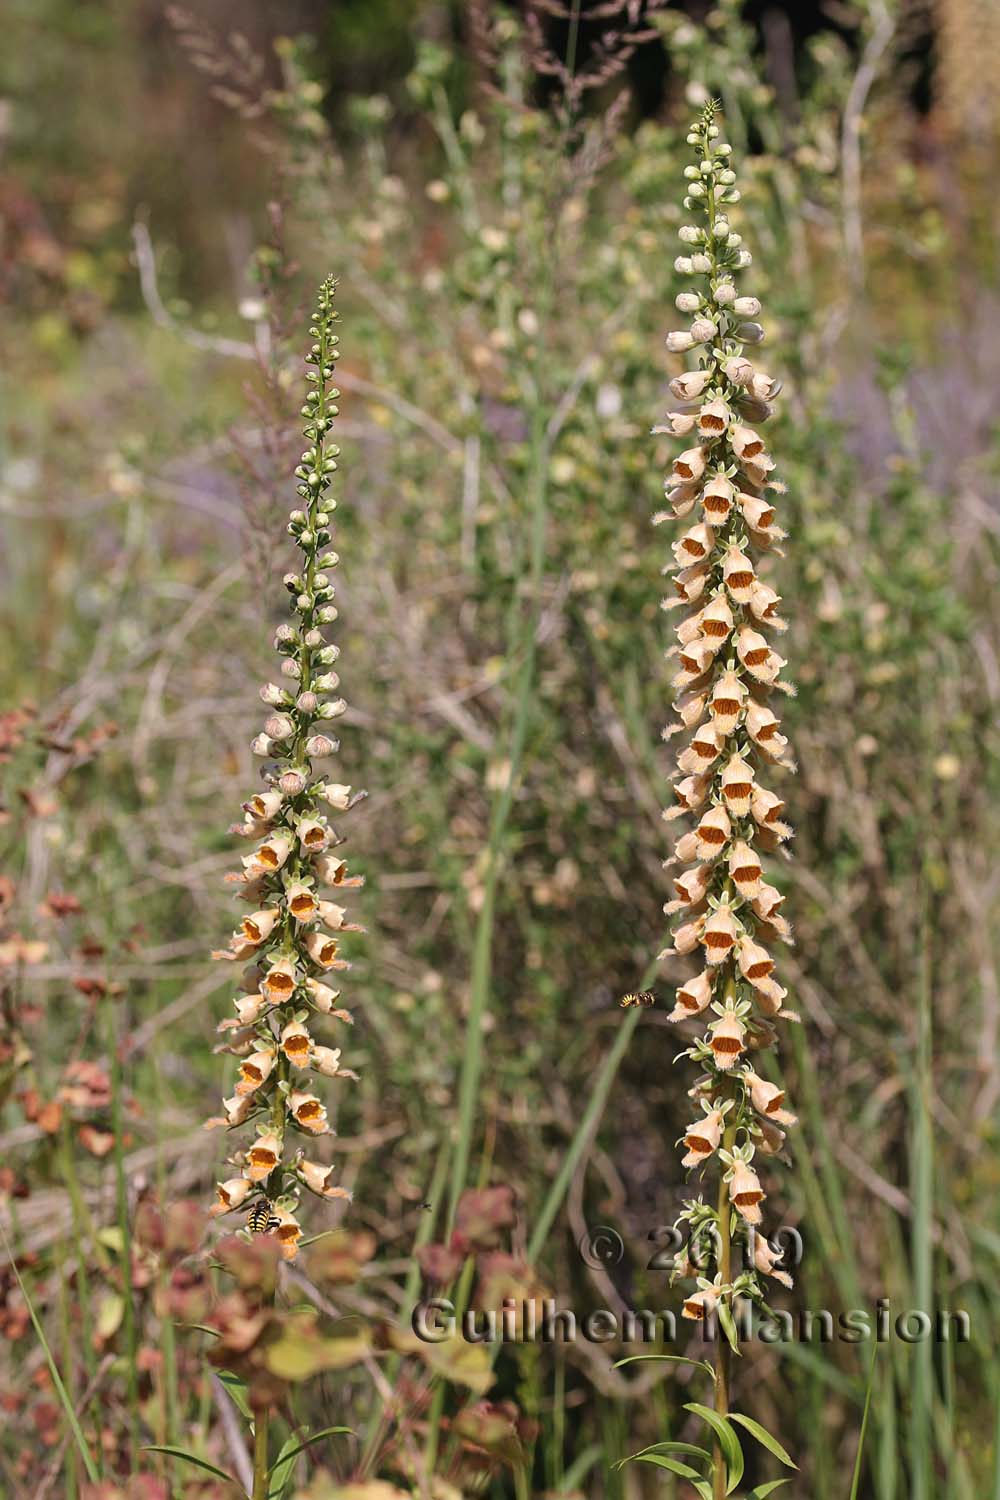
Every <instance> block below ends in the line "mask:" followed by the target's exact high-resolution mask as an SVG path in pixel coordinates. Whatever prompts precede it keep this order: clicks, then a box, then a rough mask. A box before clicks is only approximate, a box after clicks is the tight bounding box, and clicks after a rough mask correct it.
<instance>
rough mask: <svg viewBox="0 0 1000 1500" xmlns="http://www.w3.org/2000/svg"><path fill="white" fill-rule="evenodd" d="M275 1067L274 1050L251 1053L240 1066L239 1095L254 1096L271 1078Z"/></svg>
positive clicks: (237, 1086) (237, 1089) (237, 1088)
mask: <svg viewBox="0 0 1000 1500" xmlns="http://www.w3.org/2000/svg"><path fill="white" fill-rule="evenodd" d="M273 1067H274V1051H273V1049H262V1050H261V1051H259V1052H251V1054H250V1056H249V1057H247V1058H245V1059H244V1060H243V1062H242V1063H241V1064H240V1074H239V1082H238V1083H237V1085H236V1092H237V1093H238V1094H252V1093H254V1092H255V1091H256V1090H257V1089H259V1088H260V1086H261V1084H262V1083H265V1082H266V1081H267V1079H268V1078H269V1077H270V1074H271V1069H272V1068H273Z"/></svg>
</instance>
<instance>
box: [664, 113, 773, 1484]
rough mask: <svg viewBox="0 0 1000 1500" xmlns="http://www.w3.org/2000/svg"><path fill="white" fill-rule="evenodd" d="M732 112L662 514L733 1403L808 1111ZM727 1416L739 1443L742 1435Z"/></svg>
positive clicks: (708, 1274) (681, 812)
mask: <svg viewBox="0 0 1000 1500" xmlns="http://www.w3.org/2000/svg"><path fill="white" fill-rule="evenodd" d="M716 109H717V106H716V105H714V104H709V105H708V106H706V108H705V110H704V111H703V113H702V115H701V118H700V119H699V120H698V122H697V123H696V124H695V125H694V126H693V127H692V129H691V132H690V134H689V135H688V137H687V140H688V143H689V145H691V146H693V147H694V149H695V156H696V161H695V162H694V164H692V165H691V166H689V167H688V168H687V169H686V172H685V176H686V178H687V196H686V197H685V200H684V206H685V208H686V209H687V210H689V211H690V212H691V214H692V216H693V217H694V216H696V217H697V218H698V220H699V222H698V223H694V224H687V225H685V226H684V227H683V228H682V229H681V230H680V238H681V240H682V242H683V244H684V248H685V253H684V254H683V255H682V256H680V258H679V259H678V260H677V263H676V264H677V270H678V271H679V272H680V273H681V274H682V275H684V276H686V277H690V278H691V280H692V284H693V289H692V290H690V291H684V292H682V293H681V295H680V296H679V297H678V298H677V306H678V308H679V309H680V310H681V311H682V312H684V313H689V314H691V324H690V327H689V328H686V329H684V330H682V331H679V332H675V333H671V334H669V335H668V337H667V348H668V349H669V350H671V351H672V352H676V353H686V352H690V353H692V354H697V356H698V366H697V368H696V369H692V370H689V371H687V372H686V373H685V374H682V375H678V376H677V377H676V378H675V379H673V380H672V381H671V382H670V390H671V393H672V395H673V396H674V398H675V403H676V404H675V406H674V409H673V410H672V411H671V412H670V413H669V414H668V417H667V425H666V427H665V428H659V429H658V431H661V432H662V431H667V432H669V433H671V434H672V435H673V436H676V437H678V438H681V439H682V440H683V441H684V448H683V451H682V452H681V453H679V454H678V456H677V457H676V458H675V459H674V462H673V467H672V471H671V473H670V475H669V476H668V478H667V481H666V498H667V504H668V506H669V511H668V512H666V514H665V516H661V517H658V518H657V519H658V520H663V519H666V518H668V517H676V518H677V519H678V520H679V521H681V523H682V529H681V534H680V535H679V536H678V537H677V539H676V540H675V541H674V543H673V554H674V559H675V566H674V570H673V571H674V587H675V597H672V598H670V599H668V600H665V601H664V606H665V608H667V609H678V610H680V612H681V619H680V622H679V623H678V625H677V628H676V634H677V645H676V646H674V647H672V648H671V650H670V651H669V652H668V656H669V657H670V658H671V659H672V661H673V663H674V665H675V667H676V673H675V676H674V678H673V687H674V690H675V692H676V699H675V702H674V708H675V710H676V713H677V715H678V718H679V720H680V723H679V725H678V726H677V728H676V729H671V730H669V731H668V734H670V735H673V734H675V733H676V734H682V735H683V737H684V741H685V743H684V747H683V748H682V749H681V750H680V752H679V754H678V756H677V770H676V776H675V783H674V795H675V803H674V806H672V807H671V808H669V809H668V810H667V812H666V813H665V814H664V816H665V817H666V818H667V819H668V820H673V819H674V818H678V817H682V816H684V817H687V818H688V820H689V826H688V829H687V831H685V832H684V833H682V834H681V836H680V837H679V839H678V840H677V843H676V846H675V849H674V853H673V857H672V858H671V859H670V860H668V861H667V864H668V866H669V867H670V868H671V871H672V875H673V887H674V894H675V899H674V900H671V901H670V902H669V903H668V904H667V906H666V907H665V910H666V912H667V913H668V914H671V915H672V914H674V913H678V914H680V923H679V926H678V927H677V929H676V930H675V932H674V934H673V946H672V947H670V948H668V949H667V950H665V953H669V954H691V955H697V957H698V960H699V972H697V973H696V974H695V976H694V977H693V978H691V979H688V980H686V981H685V982H684V983H683V984H681V985H680V987H679V988H678V990H677V994H676V1004H675V1006H674V1009H673V1011H672V1013H671V1016H670V1019H671V1020H672V1021H677V1022H682V1023H688V1024H689V1025H690V1024H691V1023H694V1024H695V1025H697V1026H698V1028H699V1034H697V1035H696V1038H695V1040H694V1041H693V1042H692V1044H691V1046H690V1047H688V1048H687V1049H686V1050H685V1052H683V1053H682V1054H681V1056H683V1057H687V1058H689V1059H690V1060H691V1061H693V1062H694V1063H695V1064H696V1065H698V1066H699V1067H700V1069H701V1075H700V1077H699V1078H698V1079H697V1080H696V1082H695V1084H694V1086H693V1087H692V1089H691V1091H690V1093H691V1097H692V1100H693V1101H694V1109H693V1111H692V1112H693V1113H694V1114H695V1115H696V1118H695V1119H693V1120H692V1121H691V1123H690V1124H688V1126H687V1128H686V1129H685V1131H684V1135H683V1138H682V1146H683V1151H684V1155H683V1158H682V1161H683V1166H684V1167H685V1168H686V1169H688V1170H689V1171H691V1172H694V1173H696V1174H698V1175H699V1176H700V1177H701V1178H702V1179H704V1178H705V1177H706V1176H707V1177H709V1178H712V1176H713V1174H714V1175H715V1176H716V1177H717V1191H716V1192H715V1193H714V1194H712V1195H711V1197H710V1201H708V1202H706V1201H705V1199H704V1198H703V1197H699V1198H698V1199H697V1200H693V1201H689V1202H688V1203H686V1204H685V1207H684V1211H683V1213H682V1214H681V1216H680V1217H681V1220H685V1221H687V1223H688V1225H689V1232H690V1236H691V1243H692V1246H693V1247H696V1249H693V1250H692V1252H691V1254H690V1256H689V1257H688V1258H686V1259H685V1261H684V1264H683V1265H681V1266H679V1267H678V1269H677V1271H676V1272H675V1276H677V1278H678V1279H684V1278H687V1279H689V1280H691V1281H694V1283H695V1286H694V1288H693V1289H692V1290H691V1291H690V1292H689V1293H688V1294H687V1295H686V1297H685V1301H684V1308H683V1311H684V1315H685V1316H686V1317H688V1318H692V1319H696V1320H703V1319H706V1318H708V1317H709V1316H714V1317H715V1318H716V1319H717V1320H718V1324H719V1326H720V1327H721V1333H720V1336H719V1344H718V1359H717V1367H716V1393H715V1395H716V1401H715V1405H716V1411H717V1412H718V1413H721V1414H723V1415H725V1414H726V1413H728V1410H729V1360H730V1353H731V1351H732V1350H735V1351H736V1352H738V1339H737V1334H736V1324H735V1319H734V1317H733V1309H734V1304H735V1303H736V1302H737V1300H738V1299H742V1298H745V1299H749V1300H750V1301H751V1302H756V1303H758V1304H760V1303H763V1302H764V1299H765V1291H764V1283H763V1282H762V1280H761V1278H762V1277H773V1278H776V1279H778V1280H779V1281H782V1282H785V1283H786V1284H788V1285H791V1281H790V1278H789V1277H788V1276H787V1274H786V1273H785V1272H784V1271H782V1270H781V1269H780V1268H779V1267H778V1266H776V1264H775V1262H776V1260H778V1259H779V1257H778V1255H777V1253H776V1252H775V1251H774V1250H773V1249H772V1247H771V1246H770V1245H769V1243H768V1241H767V1239H766V1237H765V1234H764V1231H763V1228H762V1226H763V1221H764V1206H763V1205H764V1200H765V1192H764V1187H763V1185H762V1182H761V1178H760V1176H759V1175H758V1172H759V1167H760V1162H761V1159H762V1158H773V1157H774V1156H775V1154H776V1153H777V1152H779V1151H780V1149H781V1146H782V1142H783V1140H784V1131H785V1129H786V1128H787V1127H788V1126H790V1125H792V1124H794V1123H795V1117H794V1116H793V1115H792V1114H791V1113H790V1112H789V1111H788V1110H787V1109H786V1108H785V1099H784V1094H783V1092H782V1090H781V1089H780V1088H779V1087H777V1085H775V1084H774V1083H771V1082H769V1081H768V1080H767V1079H766V1078H765V1077H763V1076H761V1073H762V1072H766V1071H767V1070H766V1068H764V1067H763V1066H762V1064H761V1063H760V1055H761V1053H763V1052H766V1051H767V1050H768V1049H769V1048H772V1047H774V1046H775V1045H776V1042H777V1037H778V1027H779V1025H780V1024H781V1022H782V1021H784V1020H789V1021H796V1020H798V1017H797V1016H795V1015H794V1013H792V1012H790V1011H788V1010H786V1009H785V997H786V992H785V990H784V989H783V988H782V986H781V984H780V982H779V980H778V978H777V976H776V973H775V963H774V958H773V952H774V948H775V946H776V944H779V943H781V942H788V941H790V938H791V932H790V928H789V926H788V922H787V920H786V919H785V917H784V915H783V914H782V911H781V906H782V899H783V898H782V896H781V893H780V892H779V890H778V889H777V888H776V887H775V886H774V885H773V884H771V882H770V880H769V879H768V878H767V875H766V873H765V863H764V862H765V858H766V856H769V855H775V854H779V853H781V852H782V846H783V845H784V844H785V842H786V840H787V839H788V838H789V837H790V835H791V830H790V828H789V827H788V825H787V824H786V823H785V822H784V821H783V818H782V813H783V811H784V804H783V802H782V800H781V798H780V796H779V795H778V794H777V793H776V792H774V791H773V790H772V789H771V787H770V786H769V785H768V783H769V781H770V779H771V774H772V772H773V770H774V768H775V767H783V768H786V769H791V768H792V764H791V759H790V755H789V749H788V743H787V741H786V739H785V737H784V735H783V734H782V733H781V724H780V720H779V717H778V713H777V711H776V705H777V704H778V703H780V694H781V693H782V692H788V691H790V689H789V688H788V686H787V684H785V683H784V682H783V680H782V677H781V672H782V669H783V668H784V666H785V662H784V659H783V658H782V657H781V655H779V653H778V651H777V649H776V646H775V639H776V637H777V636H778V635H779V634H780V633H781V632H782V631H783V630H784V629H785V622H784V620H783V619H782V618H781V616H780V613H779V607H780V603H781V601H780V598H779V596H778V595H777V593H776V592H775V591H774V589H773V588H772V587H771V585H770V583H768V582H767V581H766V578H765V577H763V576H761V575H762V572H763V571H764V568H763V567H762V564H763V561H764V559H765V557H766V556H767V555H768V554H769V553H774V552H778V553H779V555H780V549H779V548H778V547H777V546H776V543H778V542H780V541H781V540H782V539H783V538H784V535H785V534H784V532H783V531H782V530H781V528H780V526H779V524H778V517H777V512H776V506H775V504H774V499H773V497H775V496H776V495H779V494H780V493H781V489H782V487H781V485H780V484H778V483H777V482H776V481H775V480H774V479H773V478H772V473H773V470H774V463H773V461H772V459H771V456H770V454H769V452H768V450H767V446H766V444H765V441H764V439H763V438H762V437H761V435H760V430H759V429H760V428H761V426H762V425H763V424H764V423H765V422H766V420H767V418H768V417H769V416H770V414H771V404H772V402H773V401H774V398H775V397H776V396H777V395H778V392H779V384H778V382H777V381H776V380H774V379H772V377H771V376H770V375H768V374H766V373H765V372H764V370H762V369H761V368H760V367H759V366H758V365H757V363H756V356H755V355H754V356H753V357H751V355H750V353H749V352H748V351H751V350H755V348H756V346H757V345H759V344H760V343H761V342H762V340H763V338H764V330H763V328H762V327H761V325H760V323H759V322H758V321H757V317H758V314H759V313H760V303H759V302H758V300H757V298H756V297H753V296H749V295H745V294H744V293H743V292H742V291H741V290H740V289H739V288H738V286H737V280H736V278H737V276H738V275H739V273H740V272H742V271H744V270H745V269H747V268H748V267H749V266H750V264H751V256H750V254H749V252H748V251H747V250H746V249H744V247H743V244H742V241H741V238H740V235H739V234H738V233H736V232H735V231H734V230H733V229H732V228H731V227H730V224H729V220H728V218H727V213H726V210H727V207H728V205H730V204H732V203H735V202H738V200H739V193H738V191H737V189H736V187H735V182H736V177H735V173H734V172H733V170H732V166H731V163H730V156H731V148H730V147H729V146H727V145H725V144H722V143H720V142H719V140H718V136H719V129H718V126H717V125H716V124H715V114H716ZM678 867H680V868H678ZM660 956H661V957H663V956H665V954H661V955H660ZM737 1260H739V1262H740V1264H739V1265H737ZM726 1430H727V1432H728V1433H729V1434H731V1435H732V1437H733V1441H734V1442H735V1440H736V1439H735V1432H734V1430H733V1429H732V1428H731V1427H729V1426H728V1425H727V1429H726ZM725 1446H726V1444H725V1443H722V1444H720V1443H719V1434H718V1431H716V1453H715V1457H714V1460H713V1481H714V1490H713V1493H714V1494H716V1495H723V1494H725V1493H728V1492H729V1491H728V1490H727V1489H726V1485H727V1483H729V1487H730V1490H731V1489H732V1487H733V1484H732V1479H733V1476H732V1469H731V1465H730V1468H729V1472H728V1475H727V1456H726V1454H725V1453H724V1452H723V1448H725ZM737 1446H738V1445H737Z"/></svg>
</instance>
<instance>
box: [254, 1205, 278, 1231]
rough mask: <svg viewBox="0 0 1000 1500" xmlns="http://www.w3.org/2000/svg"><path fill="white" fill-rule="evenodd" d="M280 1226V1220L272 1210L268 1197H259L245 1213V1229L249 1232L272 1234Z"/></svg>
mask: <svg viewBox="0 0 1000 1500" xmlns="http://www.w3.org/2000/svg"><path fill="white" fill-rule="evenodd" d="M280 1227H281V1220H280V1219H279V1218H278V1216H277V1214H276V1213H275V1211H274V1204H273V1203H272V1202H271V1200H270V1198H260V1199H258V1201H257V1202H256V1203H255V1204H254V1206H253V1208H252V1209H251V1210H250V1212H249V1214H248V1215H247V1229H248V1230H249V1231H250V1233H251V1234H273V1233H274V1231H275V1230H276V1229H279V1228H280Z"/></svg>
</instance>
